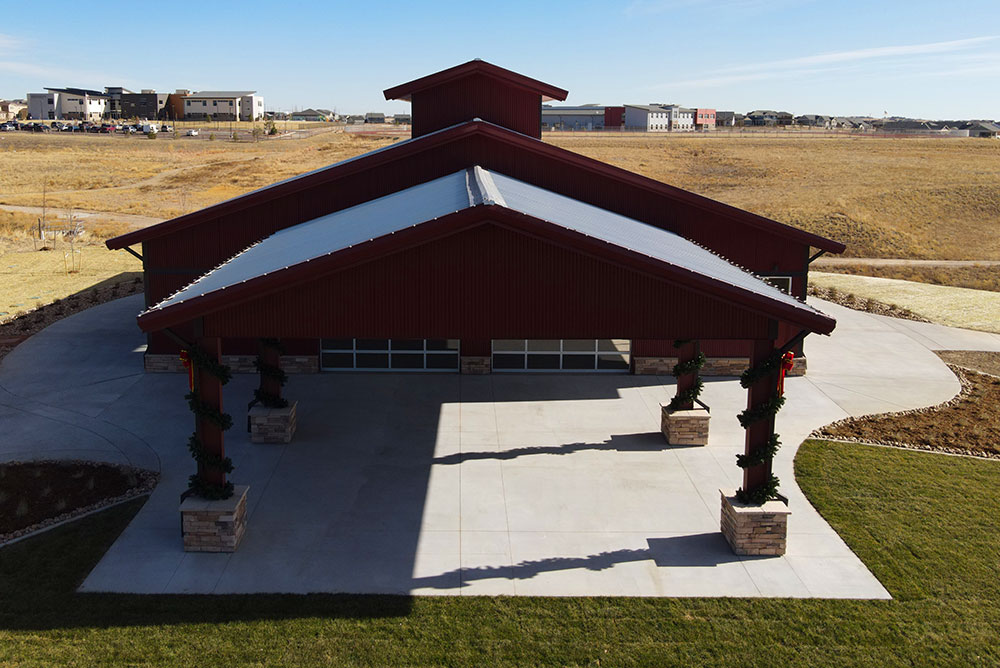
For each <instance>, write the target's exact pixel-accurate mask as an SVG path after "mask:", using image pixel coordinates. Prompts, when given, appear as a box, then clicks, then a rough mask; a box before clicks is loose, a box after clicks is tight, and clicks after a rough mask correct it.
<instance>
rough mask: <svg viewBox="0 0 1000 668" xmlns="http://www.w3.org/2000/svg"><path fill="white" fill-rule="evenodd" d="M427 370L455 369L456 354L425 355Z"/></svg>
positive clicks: (456, 362)
mask: <svg viewBox="0 0 1000 668" xmlns="http://www.w3.org/2000/svg"><path fill="white" fill-rule="evenodd" d="M427 368H428V369H457V368H458V355H457V354H456V353H434V354H428V355H427Z"/></svg>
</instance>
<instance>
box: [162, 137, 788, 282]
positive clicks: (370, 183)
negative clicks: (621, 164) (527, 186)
mask: <svg viewBox="0 0 1000 668" xmlns="http://www.w3.org/2000/svg"><path fill="white" fill-rule="evenodd" d="M474 164H478V165H481V166H483V167H486V168H488V169H495V170H497V171H498V172H501V173H503V174H507V175H509V176H512V177H514V178H518V179H521V180H524V181H528V182H530V183H533V184H535V185H538V186H540V187H542V188H547V189H549V190H552V191H554V192H558V193H561V194H564V195H567V196H569V197H573V198H575V199H579V200H581V201H584V202H588V203H590V204H594V205H595V206H600V207H602V208H604V209H608V210H610V211H615V212H618V213H621V214H623V215H626V216H630V217H632V218H636V219H638V220H642V221H644V222H647V223H650V224H652V225H656V226H658V227H662V228H664V229H669V230H671V231H674V232H677V233H678V234H681V235H682V236H684V237H686V238H688V239H691V240H693V241H696V242H698V243H700V244H702V245H704V246H707V247H709V248H712V249H713V250H714V251H715V252H717V253H719V254H720V255H722V256H724V257H727V258H729V259H731V260H733V261H734V262H737V263H739V264H741V265H743V266H746V267H748V268H751V269H754V270H757V271H762V272H774V271H776V270H777V271H780V270H788V271H801V270H803V269H804V268H805V261H804V257H805V252H806V250H807V249H805V247H804V245H803V244H801V243H798V242H790V241H788V240H785V239H782V238H781V237H780V236H778V235H777V234H771V233H767V232H764V231H761V230H758V229H755V228H751V227H748V226H744V225H740V224H738V223H736V222H734V221H733V220H732V219H730V218H728V217H726V216H723V215H720V214H719V213H716V212H713V211H708V210H704V209H700V208H697V207H694V206H691V205H687V204H683V203H676V202H668V201H664V198H663V197H662V196H660V195H657V194H656V193H652V192H649V191H645V190H639V189H636V188H631V187H628V186H626V185H624V184H622V183H620V182H615V181H610V180H607V179H599V178H595V177H594V176H592V175H589V174H586V173H580V171H579V170H576V169H573V168H570V167H568V166H567V165H566V164H565V163H563V162H561V161H559V160H556V159H554V158H552V157H550V156H542V155H538V154H530V155H525V152H524V151H523V150H519V149H518V148H517V147H515V146H512V145H510V144H507V143H504V142H500V141H496V140H494V139H489V138H485V137H473V138H470V139H462V140H459V141H455V142H452V143H449V144H446V145H444V146H441V147H439V148H436V149H433V150H429V151H426V152H423V153H420V154H418V155H416V156H413V157H412V158H411V159H409V160H406V161H402V162H398V163H390V164H388V165H385V166H383V167H379V168H375V169H372V170H369V171H366V172H362V173H358V174H353V175H348V176H346V177H344V178H342V179H340V180H338V181H337V182H336V183H333V184H329V185H326V186H324V187H322V188H314V189H312V190H308V191H305V192H302V193H294V194H291V195H287V196H285V197H282V198H280V199H277V200H274V201H272V202H269V203H267V204H266V205H262V206H260V207H256V208H253V209H249V210H247V211H244V212H240V213H237V214H230V215H227V216H223V217H221V218H219V219H218V220H217V221H215V222H214V223H206V224H203V225H199V226H196V227H190V228H186V229H183V230H180V231H178V232H176V233H174V234H171V235H167V236H163V237H159V238H155V239H150V240H149V241H147V242H146V243H145V246H146V253H147V260H148V265H147V266H148V267H150V268H161V269H163V268H170V269H197V270H200V271H207V270H208V269H211V268H213V267H215V266H217V265H218V264H220V263H221V262H223V261H225V260H226V259H228V258H230V257H232V256H233V255H235V254H236V253H238V252H240V251H241V250H243V249H244V248H246V246H248V245H249V244H251V243H253V242H255V241H258V240H260V239H262V238H264V237H266V236H268V235H269V234H272V233H273V232H276V231H277V230H280V229H284V228H286V227H290V226H292V225H296V224H298V223H301V222H305V221H306V220H311V219H313V218H316V217H318V216H322V215H325V214H328V213H332V212H334V211H337V210H341V209H344V208H347V207H350V206H354V205H356V204H359V203H361V202H365V201H368V200H370V199H373V198H376V197H380V196H383V195H386V194H389V193H392V192H396V191H398V190H401V189H404V188H407V187H410V186H413V185H417V184H419V183H423V182H426V181H429V180H431V179H434V178H438V177H440V176H444V175H446V174H451V173H454V172H456V171H458V170H460V169H464V168H465V167H468V166H470V165H474Z"/></svg>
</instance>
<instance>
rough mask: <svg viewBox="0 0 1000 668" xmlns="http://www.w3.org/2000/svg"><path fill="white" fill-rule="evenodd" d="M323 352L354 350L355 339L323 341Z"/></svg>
mask: <svg viewBox="0 0 1000 668" xmlns="http://www.w3.org/2000/svg"><path fill="white" fill-rule="evenodd" d="M320 345H321V346H322V348H323V350H354V339H323V341H322V343H320Z"/></svg>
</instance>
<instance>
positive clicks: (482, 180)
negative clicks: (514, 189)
mask: <svg viewBox="0 0 1000 668" xmlns="http://www.w3.org/2000/svg"><path fill="white" fill-rule="evenodd" d="M472 171H473V173H474V174H475V177H476V185H478V186H479V193H480V196H481V199H482V202H481V203H482V204H485V205H486V206H492V205H494V204H495V205H498V206H503V207H506V206H507V200H505V199H504V198H503V194H502V193H501V192H500V188H498V187H497V184H496V181H494V180H493V175H492V174H491V173H490V172H489V171H487V170H485V169H483V168H482V167H480V166H479V165H476V166H475V167H473V168H472Z"/></svg>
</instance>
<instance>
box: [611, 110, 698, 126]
mask: <svg viewBox="0 0 1000 668" xmlns="http://www.w3.org/2000/svg"><path fill="white" fill-rule="evenodd" d="M694 115H695V110H694V109H688V108H686V107H682V106H680V105H677V104H626V105H625V117H624V123H625V128H626V129H628V130H645V131H646V132H690V131H692V130H694Z"/></svg>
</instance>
